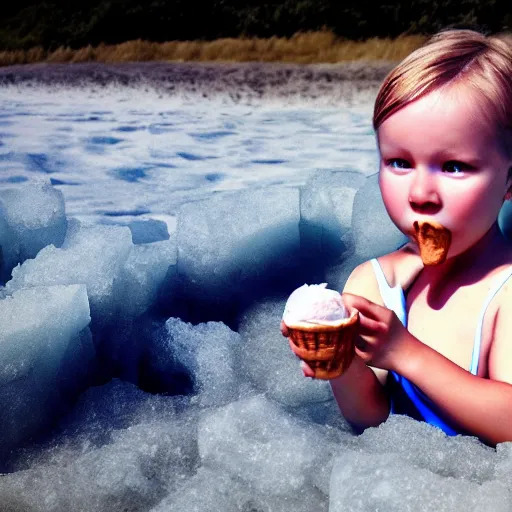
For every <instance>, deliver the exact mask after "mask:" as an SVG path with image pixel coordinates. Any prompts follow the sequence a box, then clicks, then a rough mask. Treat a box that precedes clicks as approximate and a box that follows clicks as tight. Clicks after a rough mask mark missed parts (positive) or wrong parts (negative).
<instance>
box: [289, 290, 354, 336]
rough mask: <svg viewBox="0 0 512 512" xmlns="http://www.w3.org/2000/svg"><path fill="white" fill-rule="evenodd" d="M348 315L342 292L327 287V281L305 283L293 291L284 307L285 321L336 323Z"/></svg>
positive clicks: (294, 322) (295, 322)
mask: <svg viewBox="0 0 512 512" xmlns="http://www.w3.org/2000/svg"><path fill="white" fill-rule="evenodd" d="M347 317H348V313H347V309H346V308H345V305H344V304H343V299H342V297H341V294H340V293H339V292H337V291H335V290H329V289H327V283H322V284H312V285H307V284H304V285H303V286H301V287H300V288H297V289H296V290H295V291H293V292H292V294H291V295H290V297H289V298H288V301H287V302H286V306H285V308H284V314H283V321H284V323H285V324H286V325H287V326H289V327H293V326H298V325H301V324H305V323H306V324H315V325H336V324H338V323H339V322H340V321H341V320H344V319H346V318H347Z"/></svg>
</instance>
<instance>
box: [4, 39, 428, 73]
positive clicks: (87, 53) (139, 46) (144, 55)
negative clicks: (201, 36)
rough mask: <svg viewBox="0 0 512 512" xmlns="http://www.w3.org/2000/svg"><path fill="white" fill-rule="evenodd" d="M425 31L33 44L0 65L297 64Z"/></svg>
mask: <svg viewBox="0 0 512 512" xmlns="http://www.w3.org/2000/svg"><path fill="white" fill-rule="evenodd" d="M425 40H426V36H415V35H408V36H405V35H404V36H400V37H398V38H396V39H379V38H372V39H368V40H366V41H361V42H356V41H349V40H344V39H341V38H337V37H336V36H335V35H334V34H333V33H332V32H328V31H321V32H303V33H297V34H295V35H294V36H292V37H290V38H282V37H271V38H269V39H258V38H236V39H235V38H226V39H217V40H215V41H169V42H165V43H153V42H149V41H142V40H136V41H127V42H125V43H121V44H117V45H105V44H100V45H98V46H96V47H92V46H87V47H85V48H80V49H78V50H74V49H71V48H65V47H60V48H57V49H56V50H54V51H45V50H44V49H43V48H40V47H38V48H32V49H30V50H27V51H23V50H17V51H3V52H0V66H9V65H13V64H32V63H36V62H58V63H65V62H71V63H74V62H104V63H113V62H133V61H137V62H141V61H173V62H187V61H194V62H219V61H221V62H251V61H259V62H294V63H300V64H312V63H322V62H325V63H335V62H347V61H356V60H368V61H375V60H387V61H397V60H401V59H403V58H404V57H405V56H407V55H408V54H409V53H411V52H412V51H413V50H415V49H416V48H418V47H419V46H420V45H421V44H422V43H423V42H424V41H425Z"/></svg>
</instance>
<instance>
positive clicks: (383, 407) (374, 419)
mask: <svg viewBox="0 0 512 512" xmlns="http://www.w3.org/2000/svg"><path fill="white" fill-rule="evenodd" d="M372 285H374V278H373V270H372V269H371V266H370V263H369V262H365V263H363V264H361V265H359V266H357V267H356V268H355V269H354V270H353V271H352V273H351V274H350V276H349V278H348V279H347V282H346V283H345V286H344V288H343V293H357V294H359V295H362V296H367V295H368V294H371V292H370V290H371V289H372ZM368 298H376V297H368ZM387 373H388V372H387V371H385V370H382V369H380V368H370V367H369V366H367V365H366V363H365V362H364V361H363V360H362V359H361V358H360V357H359V356H358V355H356V356H355V357H354V360H353V361H352V363H351V365H350V366H349V368H348V369H347V370H346V372H345V373H344V374H343V375H341V376H340V377H338V378H336V379H331V380H330V384H331V388H332V392H333V395H334V398H335V399H336V402H337V403H338V407H339V409H340V411H341V413H342V414H343V416H344V417H345V419H346V420H347V421H349V422H350V423H352V424H353V425H356V426H358V427H360V428H367V427H374V426H377V425H380V424H381V423H383V422H384V421H386V420H387V418H388V416H389V411H390V402H389V397H388V396H387V393H386V392H385V389H384V383H385V381H386V378H387Z"/></svg>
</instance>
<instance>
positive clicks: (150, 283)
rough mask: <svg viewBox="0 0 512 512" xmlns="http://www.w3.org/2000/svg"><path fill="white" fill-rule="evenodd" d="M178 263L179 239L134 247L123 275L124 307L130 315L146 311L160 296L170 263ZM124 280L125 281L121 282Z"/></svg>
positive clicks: (122, 306)
mask: <svg viewBox="0 0 512 512" xmlns="http://www.w3.org/2000/svg"><path fill="white" fill-rule="evenodd" d="M171 265H173V266H175V265H176V242H175V240H165V241H162V242H154V243H150V244H143V245H134V246H133V247H132V248H131V251H130V254H129V256H128V259H127V260H126V262H125V264H124V267H123V270H122V273H121V275H120V277H119V281H120V286H119V288H121V287H122V288H123V290H122V291H121V292H120V295H119V298H120V299H121V302H120V305H119V307H120V309H121V310H122V311H123V312H124V314H126V315H129V316H138V315H141V314H142V313H144V311H146V310H147V309H148V308H149V307H150V306H151V305H152V304H153V303H154V302H155V301H156V298H157V294H158V290H159V288H160V287H161V286H162V284H163V283H164V280H165V277H166V275H167V271H168V269H169V266H171ZM121 283H122V284H121Z"/></svg>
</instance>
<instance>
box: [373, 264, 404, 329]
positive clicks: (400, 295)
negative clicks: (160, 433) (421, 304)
mask: <svg viewBox="0 0 512 512" xmlns="http://www.w3.org/2000/svg"><path fill="white" fill-rule="evenodd" d="M370 263H371V264H372V267H373V271H374V272H375V277H376V279H377V284H378V285H379V292H380V296H381V297H382V301H383V302H384V305H385V306H386V307H387V308H388V309H391V310H392V311H394V312H395V313H396V316H397V317H398V319H399V320H400V321H401V322H402V324H403V325H404V326H405V327H407V311H406V300H405V295H404V292H403V290H402V287H401V286H400V285H395V286H394V287H391V286H389V284H388V281H387V279H386V276H385V275H384V272H383V270H382V267H381V266H380V263H379V261H378V260H377V258H373V259H371V260H370Z"/></svg>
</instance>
